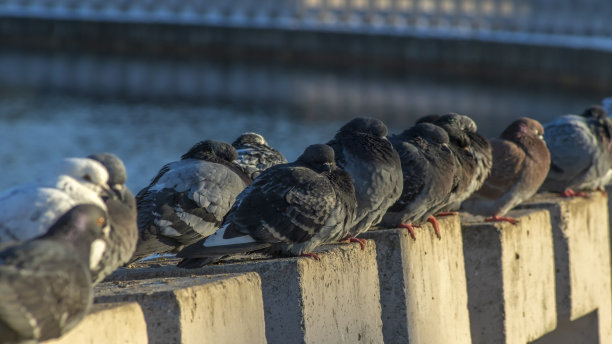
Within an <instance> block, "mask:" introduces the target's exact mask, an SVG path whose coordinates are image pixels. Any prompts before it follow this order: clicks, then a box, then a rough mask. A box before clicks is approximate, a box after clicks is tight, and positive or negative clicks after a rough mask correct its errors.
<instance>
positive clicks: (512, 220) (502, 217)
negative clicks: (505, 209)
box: [485, 215, 519, 225]
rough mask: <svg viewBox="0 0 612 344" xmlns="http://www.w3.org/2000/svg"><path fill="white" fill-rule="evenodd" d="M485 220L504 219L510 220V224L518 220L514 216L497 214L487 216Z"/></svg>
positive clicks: (495, 220) (496, 220)
mask: <svg viewBox="0 0 612 344" xmlns="http://www.w3.org/2000/svg"><path fill="white" fill-rule="evenodd" d="M485 221H486V222H502V221H506V222H510V223H511V224H513V225H515V224H517V223H518V222H519V220H517V219H515V218H514V217H509V216H499V215H493V216H491V217H487V218H486V219H485Z"/></svg>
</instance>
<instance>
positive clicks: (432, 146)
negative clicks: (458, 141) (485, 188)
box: [381, 123, 455, 239]
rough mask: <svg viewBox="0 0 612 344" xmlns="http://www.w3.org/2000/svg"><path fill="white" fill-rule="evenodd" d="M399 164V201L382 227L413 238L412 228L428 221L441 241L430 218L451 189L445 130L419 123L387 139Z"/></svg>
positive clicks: (451, 160)
mask: <svg viewBox="0 0 612 344" xmlns="http://www.w3.org/2000/svg"><path fill="white" fill-rule="evenodd" d="M389 141H391V143H392V144H393V147H394V148H395V150H396V151H397V152H398V153H399V156H400V159H401V161H402V172H403V175H404V188H403V191H402V195H401V197H400V199H399V200H398V201H397V202H395V204H393V205H392V206H391V207H390V208H389V209H388V210H387V213H386V214H385V216H383V219H382V222H381V224H382V225H383V226H385V227H391V226H392V227H397V226H401V227H404V228H407V229H408V230H409V231H410V235H411V236H412V238H413V239H416V237H415V235H414V230H413V228H412V225H420V224H421V223H423V222H424V221H426V220H427V221H429V222H431V223H432V225H433V226H434V230H435V231H436V235H437V236H438V238H440V230H439V227H438V223H437V221H436V220H435V218H434V217H433V216H432V215H433V214H435V213H436V212H437V211H439V210H440V209H441V208H442V207H444V206H445V205H446V201H447V199H448V195H449V193H450V191H451V188H452V186H453V176H454V175H455V157H454V155H453V153H452V152H451V150H450V148H449V146H448V145H449V138H448V134H447V133H446V131H445V130H444V129H442V128H440V127H438V126H437V125H434V124H431V123H421V124H417V125H415V126H414V127H412V128H410V129H407V130H405V131H404V132H402V133H401V134H399V135H393V136H391V137H389Z"/></svg>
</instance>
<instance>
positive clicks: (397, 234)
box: [361, 216, 471, 343]
mask: <svg viewBox="0 0 612 344" xmlns="http://www.w3.org/2000/svg"><path fill="white" fill-rule="evenodd" d="M438 220H439V223H440V232H441V234H442V239H441V240H438V238H437V237H436V236H435V234H434V231H433V228H432V227H431V225H430V224H427V225H424V226H422V227H421V228H416V229H415V232H416V237H417V239H416V240H412V238H410V236H409V234H408V231H407V230H405V229H384V230H371V231H368V232H366V233H364V234H362V235H361V236H362V237H364V238H367V239H373V240H374V241H375V242H376V257H377V263H378V279H379V283H380V294H381V295H380V300H381V305H382V312H383V315H382V317H383V334H384V340H385V343H408V342H410V343H471V337H470V322H469V320H470V317H469V313H468V307H467V305H468V299H467V288H466V279H465V268H464V264H463V240H462V237H461V226H460V223H459V217H458V216H447V217H441V218H439V219H438Z"/></svg>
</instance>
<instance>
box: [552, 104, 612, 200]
mask: <svg viewBox="0 0 612 344" xmlns="http://www.w3.org/2000/svg"><path fill="white" fill-rule="evenodd" d="M544 130H545V132H544V140H545V141H546V143H547V145H548V148H549V149H550V158H551V164H550V171H549V172H548V176H547V177H546V180H545V181H544V184H543V185H542V191H551V192H560V193H562V194H563V195H564V196H573V195H584V194H583V193H581V192H580V191H587V190H595V189H599V190H603V189H604V186H605V185H606V184H608V183H609V182H610V181H612V140H611V136H612V135H611V133H612V120H610V119H609V118H608V117H607V114H606V111H605V110H604V109H603V108H602V107H600V106H597V105H595V106H592V107H589V108H588V109H586V110H585V111H584V113H582V115H580V116H577V115H565V116H560V117H558V118H557V119H555V120H554V121H552V122H549V123H546V124H545V125H544ZM574 191H579V192H578V193H575V192H574Z"/></svg>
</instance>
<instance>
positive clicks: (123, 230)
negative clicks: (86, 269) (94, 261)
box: [88, 153, 138, 284]
mask: <svg viewBox="0 0 612 344" xmlns="http://www.w3.org/2000/svg"><path fill="white" fill-rule="evenodd" d="M88 158H90V159H93V160H96V161H99V162H100V163H102V165H104V167H106V169H107V171H108V185H109V188H110V189H111V190H112V191H113V193H114V195H113V197H105V198H104V203H105V204H106V210H107V212H108V217H109V223H110V226H111V232H110V235H109V237H108V242H107V243H106V244H107V249H106V250H105V251H104V255H103V256H102V261H101V262H100V268H99V269H98V270H96V271H91V275H92V278H93V282H94V284H96V283H99V282H101V281H102V280H103V279H104V278H105V277H106V276H108V275H110V274H111V273H112V272H113V271H115V269H117V268H118V267H120V266H122V265H124V264H125V263H127V262H129V261H130V258H132V255H133V254H134V250H135V249H136V242H137V241H138V225H137V223H136V216H137V210H136V199H135V198H134V195H133V194H132V192H131V191H130V189H128V188H127V186H125V183H126V182H127V171H126V169H125V165H124V164H123V161H121V159H119V158H118V157H117V156H116V155H114V154H111V153H99V154H93V155H90V156H89V157H88Z"/></svg>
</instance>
